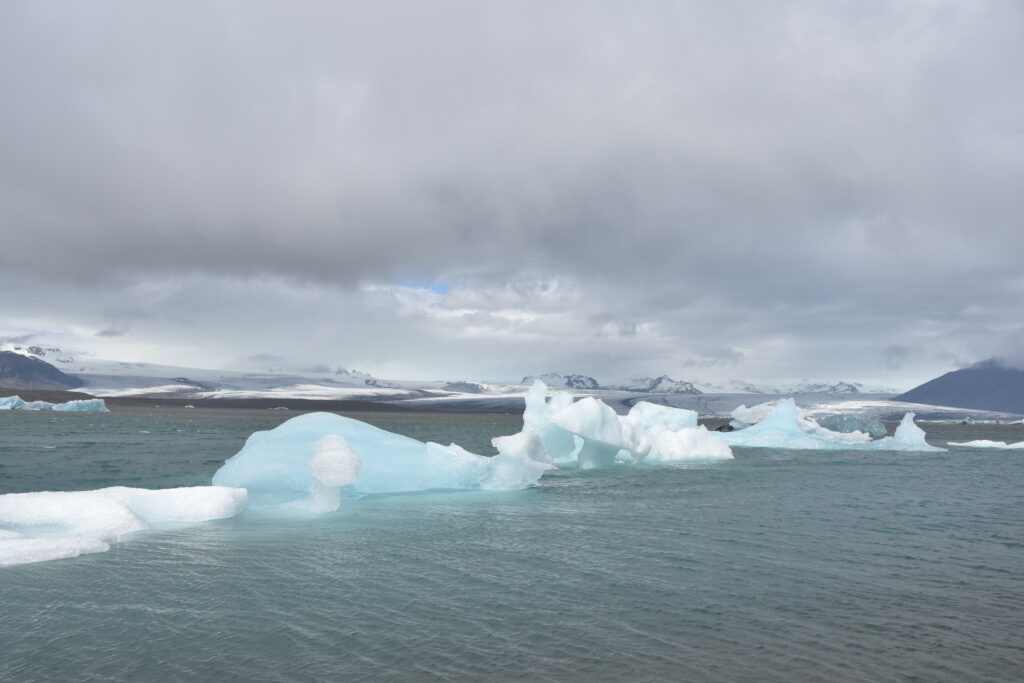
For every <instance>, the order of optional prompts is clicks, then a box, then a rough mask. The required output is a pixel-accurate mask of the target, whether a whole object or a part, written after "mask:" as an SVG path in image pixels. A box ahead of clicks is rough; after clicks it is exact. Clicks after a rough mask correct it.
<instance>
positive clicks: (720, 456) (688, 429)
mask: <svg viewBox="0 0 1024 683" xmlns="http://www.w3.org/2000/svg"><path fill="white" fill-rule="evenodd" d="M619 420H620V422H621V423H622V429H623V435H624V437H625V441H626V442H627V443H628V444H630V446H629V450H630V451H631V454H632V456H633V459H634V460H637V461H639V460H644V461H645V462H678V461H684V460H730V459H732V457H733V455H732V449H731V448H729V445H728V444H726V443H725V442H724V441H722V440H721V439H719V438H718V437H717V436H715V435H714V434H711V433H710V432H708V430H707V428H706V427H703V426H701V427H698V426H697V413H696V412H695V411H693V410H684V409H682V408H672V407H669V406H661V405H657V404H654V403H648V402H647V401H640V402H638V403H635V404H634V405H633V407H632V408H630V410H629V414H627V415H625V416H623V417H621V418H619Z"/></svg>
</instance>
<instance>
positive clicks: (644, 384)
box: [615, 375, 704, 394]
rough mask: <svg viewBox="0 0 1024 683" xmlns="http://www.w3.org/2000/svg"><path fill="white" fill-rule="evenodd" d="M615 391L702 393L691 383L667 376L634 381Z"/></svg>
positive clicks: (642, 378)
mask: <svg viewBox="0 0 1024 683" xmlns="http://www.w3.org/2000/svg"><path fill="white" fill-rule="evenodd" d="M615 388H616V389H624V390H625V391H640V392H643V393H647V394H703V393H704V392H703V391H701V390H700V389H698V388H697V387H695V386H693V383H691V382H683V381H680V380H675V379H672V378H671V377H669V376H668V375H661V376H660V377H641V378H639V379H634V380H632V381H630V382H629V384H626V385H624V386H621V387H615Z"/></svg>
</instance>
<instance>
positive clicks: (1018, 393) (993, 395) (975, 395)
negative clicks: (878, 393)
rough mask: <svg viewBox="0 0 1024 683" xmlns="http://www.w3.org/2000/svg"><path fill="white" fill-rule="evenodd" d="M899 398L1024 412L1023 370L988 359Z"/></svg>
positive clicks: (918, 401) (914, 389)
mask: <svg viewBox="0 0 1024 683" xmlns="http://www.w3.org/2000/svg"><path fill="white" fill-rule="evenodd" d="M896 400H897V401H906V402H908V403H925V404H927V405H937V406H953V407H955V408H974V409H977V410H994V411H999V412H1004V413H1024V371H1022V370H1018V369H1016V368H1011V367H1008V366H1006V365H1005V364H1003V363H1002V362H1000V361H997V360H987V361H983V362H981V363H977V364H975V365H972V366H970V367H967V368H963V369H961V370H954V371H953V372H947V373H946V374H945V375H942V376H941V377H936V378H935V379H933V380H931V381H929V382H925V383H924V384H922V385H921V386H918V387H915V388H913V389H911V390H910V391H908V392H907V393H905V394H901V395H900V396H897V397H896Z"/></svg>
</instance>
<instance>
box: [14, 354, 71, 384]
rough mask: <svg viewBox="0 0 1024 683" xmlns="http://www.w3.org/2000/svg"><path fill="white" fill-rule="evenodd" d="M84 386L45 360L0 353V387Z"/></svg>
mask: <svg viewBox="0 0 1024 683" xmlns="http://www.w3.org/2000/svg"><path fill="white" fill-rule="evenodd" d="M82 384H84V383H83V382H82V380H80V379H78V378H77V377H75V376H74V375H68V374H66V373H63V372H61V371H60V370H58V369H57V368H55V367H53V366H52V365H50V364H49V363H47V362H46V361H44V360H40V359H39V358H33V357H31V356H25V355H22V354H20V353H16V352H14V351H0V386H2V387H6V388H11V389H77V388H78V387H80V386H82Z"/></svg>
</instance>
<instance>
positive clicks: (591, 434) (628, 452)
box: [495, 380, 732, 469]
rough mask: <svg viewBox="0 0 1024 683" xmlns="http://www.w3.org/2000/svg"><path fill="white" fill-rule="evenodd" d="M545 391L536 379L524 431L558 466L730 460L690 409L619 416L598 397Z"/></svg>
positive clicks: (644, 409)
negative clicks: (533, 434)
mask: <svg viewBox="0 0 1024 683" xmlns="http://www.w3.org/2000/svg"><path fill="white" fill-rule="evenodd" d="M546 390H547V388H546V387H545V386H544V384H543V382H540V381H539V380H538V381H537V382H534V385H533V386H532V387H531V388H530V390H529V392H528V393H527V395H526V410H525V411H524V414H523V423H524V425H525V427H524V431H527V430H529V431H533V432H536V433H537V434H538V437H539V439H540V441H541V442H542V446H543V448H544V450H545V451H546V453H547V454H548V455H549V456H550V458H551V460H552V461H553V462H555V463H557V464H563V463H574V464H577V465H578V466H579V467H580V468H581V469H593V468H598V467H608V466H610V465H613V464H614V463H615V462H616V461H629V462H634V463H636V462H640V461H642V460H643V459H644V458H650V461H651V462H668V461H676V460H696V459H701V460H721V459H728V458H731V457H732V452H731V450H730V449H729V447H728V445H727V444H725V443H724V442H722V441H720V440H718V439H717V438H716V437H715V435H713V434H710V433H709V432H708V431H707V430H706V429H704V428H700V429H698V428H697V413H696V412H694V411H692V410H683V409H681V408H672V407H670V406H662V405H657V404H654V403H649V402H647V401H640V402H638V403H636V404H634V405H633V407H632V408H631V409H630V411H629V413H628V414H627V415H623V416H620V415H618V414H616V412H615V411H614V410H612V408H611V407H609V406H608V405H606V404H605V403H603V402H602V401H600V400H598V399H596V398H593V397H588V398H584V399H581V400H579V401H577V402H575V403H573V401H572V396H571V395H570V394H568V393H565V392H559V393H556V394H555V395H554V396H552V397H551V398H550V399H546V398H545V394H546ZM662 435H665V436H662ZM495 445H496V446H497V442H496V443H495Z"/></svg>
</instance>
